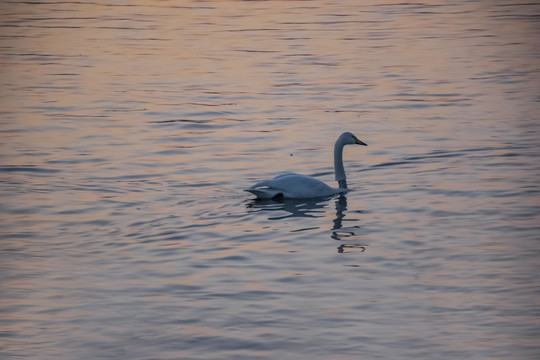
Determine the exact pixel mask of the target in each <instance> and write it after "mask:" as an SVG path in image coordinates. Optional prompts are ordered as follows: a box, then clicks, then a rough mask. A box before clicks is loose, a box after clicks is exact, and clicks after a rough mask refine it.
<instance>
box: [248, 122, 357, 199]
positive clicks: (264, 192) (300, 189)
mask: <svg viewBox="0 0 540 360" xmlns="http://www.w3.org/2000/svg"><path fill="white" fill-rule="evenodd" d="M349 144H358V145H365V146H367V144H365V143H363V142H362V141H360V140H358V138H357V137H356V136H354V135H353V134H351V133H350V132H345V133H343V134H341V136H340V137H339V138H338V139H337V141H336V144H335V146H334V172H335V178H336V181H337V182H338V184H339V188H332V187H330V186H328V185H326V184H325V183H323V182H322V181H321V180H319V179H316V178H314V177H311V176H307V175H298V174H294V173H287V174H282V175H278V176H276V177H275V178H273V179H270V180H265V181H261V182H259V183H257V184H255V185H253V186H252V187H251V188H249V189H247V190H246V191H249V192H250V193H252V194H254V195H255V196H257V198H258V199H276V198H286V199H308V198H317V197H326V196H332V195H335V194H338V193H343V192H346V191H347V190H348V189H347V178H346V175H345V169H344V167H343V147H344V146H345V145H349Z"/></svg>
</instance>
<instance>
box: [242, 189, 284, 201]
mask: <svg viewBox="0 0 540 360" xmlns="http://www.w3.org/2000/svg"><path fill="white" fill-rule="evenodd" d="M245 191H247V192H250V193H252V194H253V195H255V196H256V197H257V199H276V198H279V197H280V195H281V197H283V193H282V192H281V191H279V190H276V189H270V188H258V189H253V188H250V189H246V190H245Z"/></svg>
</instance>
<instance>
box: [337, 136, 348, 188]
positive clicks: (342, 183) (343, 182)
mask: <svg viewBox="0 0 540 360" xmlns="http://www.w3.org/2000/svg"><path fill="white" fill-rule="evenodd" d="M344 146H345V144H343V141H341V138H339V139H338V140H337V141H336V145H335V146H334V172H335V176H336V181H337V182H338V184H339V188H340V189H346V188H347V176H346V175H345V168H344V167H343V147H344Z"/></svg>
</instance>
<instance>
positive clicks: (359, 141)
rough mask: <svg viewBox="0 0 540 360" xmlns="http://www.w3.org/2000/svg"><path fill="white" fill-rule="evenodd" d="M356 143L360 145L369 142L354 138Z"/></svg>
mask: <svg viewBox="0 0 540 360" xmlns="http://www.w3.org/2000/svg"><path fill="white" fill-rule="evenodd" d="M354 143H355V144H358V145H364V146H367V144H366V143H365V142H363V141H361V140H358V138H354Z"/></svg>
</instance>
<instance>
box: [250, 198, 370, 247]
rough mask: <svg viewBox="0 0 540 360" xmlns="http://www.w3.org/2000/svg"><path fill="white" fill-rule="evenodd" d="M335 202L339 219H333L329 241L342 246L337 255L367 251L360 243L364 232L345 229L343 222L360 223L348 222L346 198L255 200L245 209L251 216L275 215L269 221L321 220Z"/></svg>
mask: <svg viewBox="0 0 540 360" xmlns="http://www.w3.org/2000/svg"><path fill="white" fill-rule="evenodd" d="M332 199H334V200H335V209H336V215H335V217H334V219H333V226H332V229H331V232H330V238H332V239H334V240H336V241H339V242H341V244H340V245H339V246H338V247H337V250H338V253H347V252H352V251H360V252H364V251H366V247H367V246H368V244H366V243H365V242H362V241H360V240H361V237H362V234H361V232H362V228H361V227H360V226H359V225H351V226H344V222H349V223H351V222H353V223H358V221H359V219H346V218H345V217H346V216H347V196H346V195H345V194H341V195H339V196H337V197H326V198H317V199H283V198H282V199H275V200H274V199H265V200H260V199H253V200H250V201H249V202H247V204H246V207H247V208H248V209H249V211H250V212H269V213H272V214H275V216H270V217H268V220H283V219H289V218H320V217H324V216H325V213H326V208H327V207H328V205H329V204H330V200H332ZM360 213H361V211H360ZM317 228H318V227H315V228H307V229H317ZM307 229H302V230H307Z"/></svg>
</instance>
